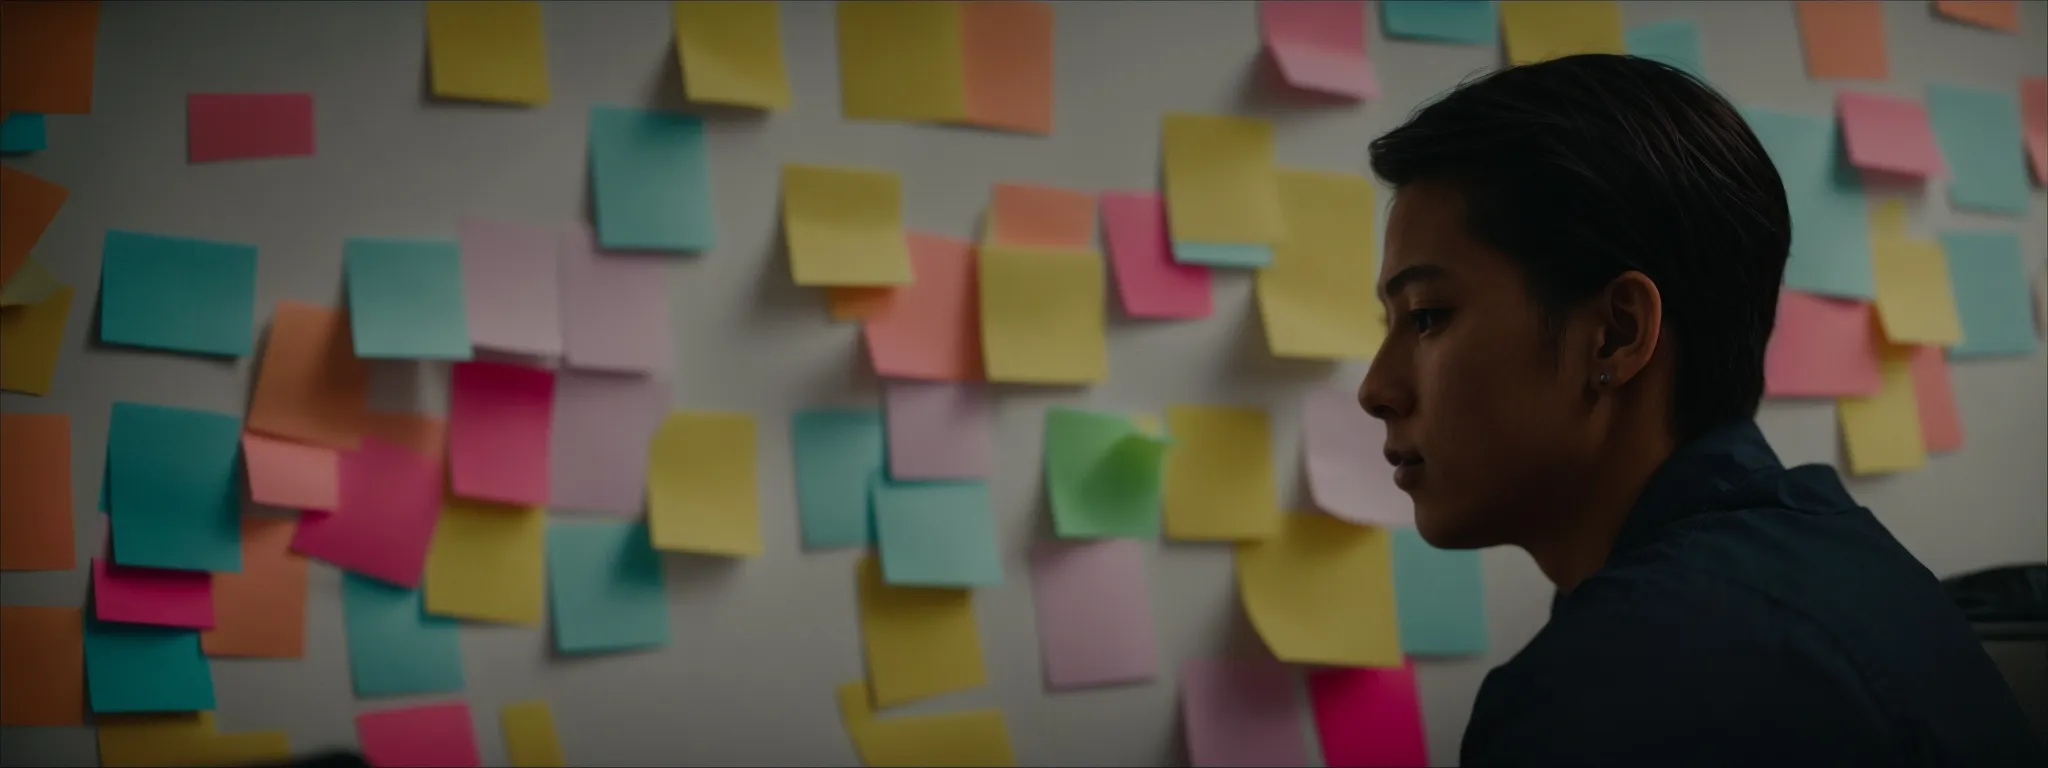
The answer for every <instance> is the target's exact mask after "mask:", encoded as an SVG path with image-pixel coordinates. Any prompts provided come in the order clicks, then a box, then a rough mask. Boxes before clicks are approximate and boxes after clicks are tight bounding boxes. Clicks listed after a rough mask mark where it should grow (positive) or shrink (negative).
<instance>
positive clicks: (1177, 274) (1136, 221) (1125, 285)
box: [1102, 192, 1211, 319]
mask: <svg viewBox="0 0 2048 768" xmlns="http://www.w3.org/2000/svg"><path fill="white" fill-rule="evenodd" d="M1102 230H1103V235H1104V237H1105V238H1106V239H1107V240H1108V241H1109V261H1110V266H1111V267H1112V269H1114V271H1115V273H1116V293H1117V298H1118V299H1119V300H1120V301H1122V303H1123V306H1124V314H1126V315H1129V316H1131V317H1149V318H1168V319H1173V318H1190V317H1208V316H1209V312H1210V308H1211V300H1210V298H1209V268H1208V267H1204V266H1201V265H1198V264H1181V263H1179V262H1176V261H1174V260H1173V241H1172V238H1171V236H1170V235H1168V233H1167V228H1166V200H1165V198H1162V197H1160V196H1159V195H1158V194H1155V193H1152V192H1104V193H1103V194H1102Z"/></svg>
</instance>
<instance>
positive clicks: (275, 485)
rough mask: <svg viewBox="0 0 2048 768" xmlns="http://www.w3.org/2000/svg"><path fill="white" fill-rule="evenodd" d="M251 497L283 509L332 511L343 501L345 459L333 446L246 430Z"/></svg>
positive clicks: (245, 460) (245, 459)
mask: <svg viewBox="0 0 2048 768" xmlns="http://www.w3.org/2000/svg"><path fill="white" fill-rule="evenodd" d="M242 461H243V463H244V464H245V465H246V468H247V469H248V474H249V499H250V500H251V501H254V502H256V503H258V504H262V505H264V506H269V507H277V508H279V509H294V510H316V511H320V512H332V511H334V509H335V508H336V507H338V506H340V504H341V462H340V456H339V455H338V454H337V453H336V452H335V450H334V449H333V448H326V447H322V446H318V445H306V444H305V443H294V442H291V441H289V440H279V439H277V438H274V437H264V436H262V435H258V434H254V433H250V432H244V433H242Z"/></svg>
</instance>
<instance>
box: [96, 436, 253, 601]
mask: <svg viewBox="0 0 2048 768" xmlns="http://www.w3.org/2000/svg"><path fill="white" fill-rule="evenodd" d="M241 445H242V422H241V420H240V419H237V418H235V417H233V416H228V415H225V414H219V413H209V412H206V411H194V410H189V409H185V408H171V407H168V406H161V405H144V404H142V403H115V404H114V410H113V417H112V419H111V421H110V423H109V425H108V427H107V463H108V468H107V472H106V474H105V475H104V476H103V477H102V480H103V481H104V482H105V483H106V490H107V492H108V494H109V495H108V498H107V501H108V510H107V514H108V517H109V518H111V520H112V523H113V526H114V533H113V539H114V562H116V563H119V564H121V565H132V566H140V567H144V568H174V569H178V570H186V571H227V572H231V573H233V572H240V571H241V570H242V521H241V512H242V495H241V490H240V486H239V484H238V478H239V475H238V471H239V469H238V468H239V466H240V464H241V462H240V461H239V458H240V456H241ZM116 478H118V482H116Z"/></svg>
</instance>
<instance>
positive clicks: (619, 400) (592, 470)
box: [548, 371, 669, 516]
mask: <svg viewBox="0 0 2048 768" xmlns="http://www.w3.org/2000/svg"><path fill="white" fill-rule="evenodd" d="M668 401H669V385H668V383H667V382H665V381H662V380H660V379H655V378H650V377H646V376H630V375H623V374H612V373H592V372H585V371H561V372H559V373H556V374H555V404H554V409H553V416H554V422H553V425H552V426H551V427H550V428H549V431H548V496H549V499H550V501H549V506H550V507H552V508H554V509H558V510H575V511H579V512H603V513H607V514H612V515H620V516H630V515H637V514H639V513H640V511H641V510H642V509H643V508H644V507H643V504H642V502H643V501H644V500H645V499H646V498H647V445H648V441H649V440H651V439H653V437H654V430H655V428H656V427H658V426H660V425H661V417H662V415H663V414H665V413H667V412H668Z"/></svg>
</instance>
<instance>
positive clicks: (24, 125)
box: [0, 112, 50, 155]
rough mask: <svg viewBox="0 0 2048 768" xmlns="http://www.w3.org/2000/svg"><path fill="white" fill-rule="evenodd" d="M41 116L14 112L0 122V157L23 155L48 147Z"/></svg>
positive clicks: (47, 137)
mask: <svg viewBox="0 0 2048 768" xmlns="http://www.w3.org/2000/svg"><path fill="white" fill-rule="evenodd" d="M46 122H47V121H45V120H44V119H43V116H42V115H39V114H35V113H32V112H15V113H12V114H9V115H8V116H7V118H6V119H5V120H0V155H25V154H28V153H31V152H41V151H43V150H44V149H47V148H48V147H49V146H50V142H49V136H48V133H47V132H46V131H45V130H44V128H45V123H46Z"/></svg>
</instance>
